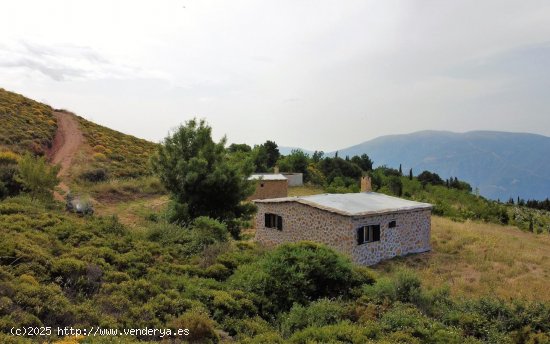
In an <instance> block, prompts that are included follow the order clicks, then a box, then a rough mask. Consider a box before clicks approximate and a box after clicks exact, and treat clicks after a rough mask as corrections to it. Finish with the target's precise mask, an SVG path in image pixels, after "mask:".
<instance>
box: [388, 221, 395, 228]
mask: <svg viewBox="0 0 550 344" xmlns="http://www.w3.org/2000/svg"><path fill="white" fill-rule="evenodd" d="M388 227H389V228H395V227H397V221H395V220H393V221H390V223H388Z"/></svg>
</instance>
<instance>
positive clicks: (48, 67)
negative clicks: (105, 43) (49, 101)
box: [0, 40, 166, 81]
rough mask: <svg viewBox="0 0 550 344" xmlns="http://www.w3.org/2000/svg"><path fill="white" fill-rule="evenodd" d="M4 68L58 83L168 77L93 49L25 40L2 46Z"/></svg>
mask: <svg viewBox="0 0 550 344" xmlns="http://www.w3.org/2000/svg"><path fill="white" fill-rule="evenodd" d="M0 68H7V69H12V70H13V69H18V70H22V71H24V72H27V73H28V72H31V74H34V73H36V72H38V73H40V74H42V75H43V76H46V77H47V78H50V79H52V80H55V81H73V80H98V79H139V78H159V79H164V78H166V76H165V75H163V74H162V73H160V72H156V71H146V70H143V69H141V68H138V67H133V66H129V65H125V64H118V63H115V62H112V61H111V60H109V59H107V58H105V57H104V56H102V55H101V54H99V53H98V52H96V51H95V50H93V49H92V48H90V47H85V46H77V45H71V44H64V45H51V46H46V45H43V44H40V43H35V42H29V41H23V40H21V41H18V42H16V43H12V44H4V45H2V46H0Z"/></svg>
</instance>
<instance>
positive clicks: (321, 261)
mask: <svg viewBox="0 0 550 344" xmlns="http://www.w3.org/2000/svg"><path fill="white" fill-rule="evenodd" d="M353 277H354V275H353V269H352V264H351V262H350V261H349V259H348V258H346V257H344V256H342V255H340V254H338V253H336V252H335V251H333V250H331V249H330V248H328V247H326V246H325V245H321V244H316V243H311V242H300V243H291V244H284V245H281V246H279V247H278V248H277V249H275V250H274V251H272V252H269V253H268V254H267V255H266V256H265V257H264V258H262V259H261V260H259V261H258V262H256V263H252V264H248V265H243V266H240V267H239V268H238V269H237V271H236V272H235V274H234V275H233V276H232V278H231V283H232V284H233V285H234V286H236V287H238V288H242V289H243V290H248V291H251V292H254V293H256V294H258V295H260V296H261V297H263V298H264V301H263V302H262V305H261V308H262V311H263V312H264V313H271V314H276V313H278V312H280V311H288V310H289V309H290V307H291V306H292V305H293V304H294V303H298V304H305V303H307V302H309V301H311V300H316V299H319V298H323V297H338V296H343V295H346V294H347V292H348V291H349V288H350V287H353V286H354V285H355V284H356V283H357V282H356V281H355V280H354V278H353Z"/></svg>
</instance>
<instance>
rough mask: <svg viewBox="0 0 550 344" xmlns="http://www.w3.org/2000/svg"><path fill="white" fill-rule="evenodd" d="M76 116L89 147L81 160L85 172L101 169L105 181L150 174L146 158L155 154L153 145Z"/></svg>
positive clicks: (154, 145)
mask: <svg viewBox="0 0 550 344" xmlns="http://www.w3.org/2000/svg"><path fill="white" fill-rule="evenodd" d="M77 117H78V121H79V123H80V130H82V133H83V134H84V137H85V139H86V143H87V145H88V148H89V150H88V151H87V153H88V154H89V156H86V157H81V159H80V163H81V164H82V162H85V165H88V169H100V170H104V171H105V173H106V177H105V179H106V178H109V177H112V178H128V177H129V178H135V177H140V176H144V175H148V174H150V170H149V157H150V156H151V154H152V153H153V152H154V151H155V148H156V144H155V143H152V142H149V141H147V140H143V139H140V138H137V137H135V136H132V135H127V134H123V133H121V132H119V131H116V130H113V129H110V128H107V127H104V126H101V125H98V124H95V123H93V122H90V121H88V120H86V119H84V118H82V117H80V116H77ZM84 172H85V171H84Z"/></svg>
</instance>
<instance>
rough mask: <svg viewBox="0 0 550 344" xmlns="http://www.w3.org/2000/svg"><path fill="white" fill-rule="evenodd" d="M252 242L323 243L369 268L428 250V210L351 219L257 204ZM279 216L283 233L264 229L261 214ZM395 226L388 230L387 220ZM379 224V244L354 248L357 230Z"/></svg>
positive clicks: (295, 205)
mask: <svg viewBox="0 0 550 344" xmlns="http://www.w3.org/2000/svg"><path fill="white" fill-rule="evenodd" d="M256 205H257V206H258V213H257V215H256V237H255V240H256V241H258V242H261V243H263V244H266V245H268V246H273V245H278V244H282V243H287V242H296V241H301V240H309V241H315V242H320V243H324V244H326V245H328V246H330V247H332V248H333V249H335V250H337V251H339V252H340V253H343V254H345V255H347V256H348V257H350V258H351V259H352V260H353V261H354V262H355V263H357V264H362V265H372V264H376V263H377V262H379V261H381V260H384V259H389V258H392V257H395V256H399V255H404V254H408V253H418V252H425V251H429V250H430V228H431V211H430V210H429V209H427V210H426V209H423V210H416V211H408V212H402V213H392V214H385V215H376V216H363V217H351V216H344V215H340V214H336V213H331V212H328V211H325V210H321V209H317V208H315V207H311V206H308V205H305V204H301V203H297V202H281V203H257V204H256ZM265 213H272V214H277V215H279V216H282V218H283V230H282V231H279V230H277V229H271V228H265V226H264V224H265V220H264V214H265ZM392 220H395V221H396V222H397V226H396V227H395V228H388V224H389V222H390V221H392ZM371 224H373V225H376V224H379V225H380V241H377V242H370V243H364V244H362V245H357V238H356V235H357V234H356V232H357V231H356V229H357V228H358V227H361V226H365V225H371Z"/></svg>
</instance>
